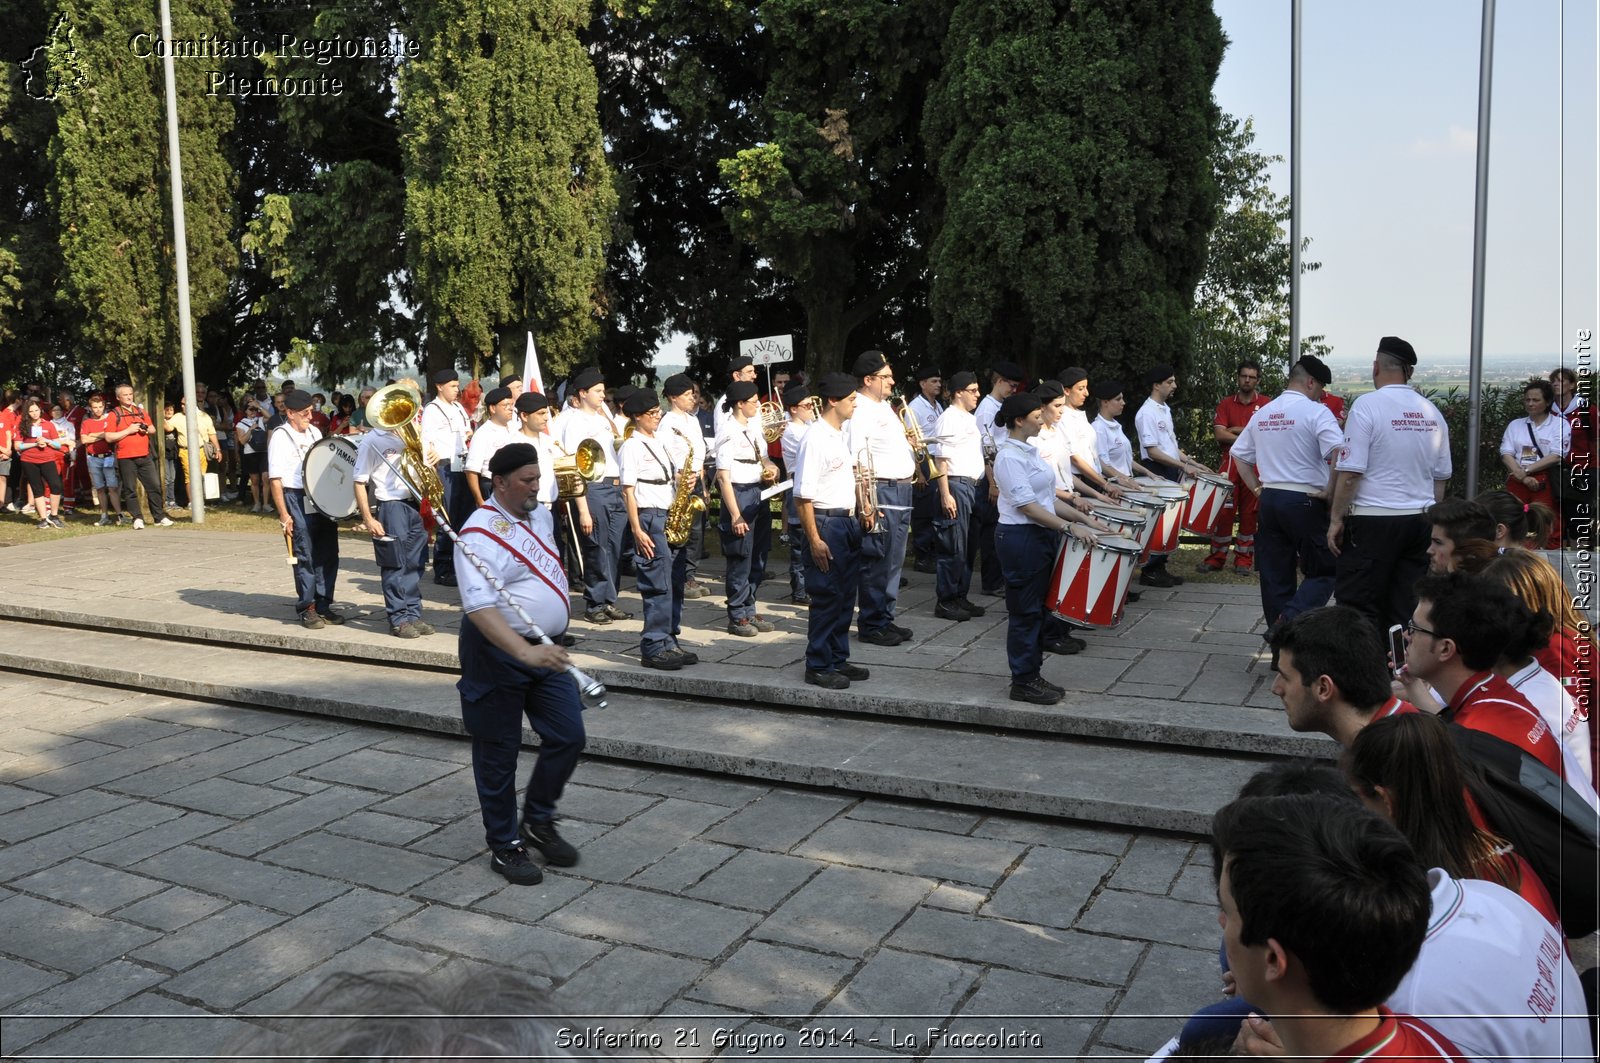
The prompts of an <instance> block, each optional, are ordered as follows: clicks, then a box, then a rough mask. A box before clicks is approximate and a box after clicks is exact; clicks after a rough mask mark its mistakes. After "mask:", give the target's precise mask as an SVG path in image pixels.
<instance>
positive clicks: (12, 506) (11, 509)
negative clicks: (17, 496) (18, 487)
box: [6, 502, 17, 513]
mask: <svg viewBox="0 0 1600 1063" xmlns="http://www.w3.org/2000/svg"><path fill="white" fill-rule="evenodd" d="M16 511H17V504H16V503H15V502H7V503H6V512H7V513H15V512H16Z"/></svg>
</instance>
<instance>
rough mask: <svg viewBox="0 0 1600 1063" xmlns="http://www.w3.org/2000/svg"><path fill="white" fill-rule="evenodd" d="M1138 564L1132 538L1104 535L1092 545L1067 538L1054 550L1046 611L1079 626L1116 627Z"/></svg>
mask: <svg viewBox="0 0 1600 1063" xmlns="http://www.w3.org/2000/svg"><path fill="white" fill-rule="evenodd" d="M1138 561H1139V544H1138V543H1137V542H1135V541H1134V540H1132V539H1127V538H1123V537H1122V536H1120V535H1107V536H1104V537H1102V538H1101V540H1100V541H1099V542H1098V543H1095V544H1094V545H1092V546H1091V545H1090V544H1089V542H1088V541H1087V540H1084V539H1079V538H1077V537H1075V536H1072V535H1068V536H1067V537H1066V539H1065V541H1064V542H1062V544H1061V548H1060V549H1059V550H1057V551H1056V564H1055V568H1054V569H1052V570H1051V575H1050V586H1049V588H1048V589H1047V590H1046V592H1045V599H1044V604H1045V608H1046V609H1048V610H1050V611H1051V612H1052V613H1054V614H1055V615H1057V616H1059V617H1061V618H1062V619H1064V620H1070V621H1072V622H1073V623H1074V624H1077V625H1080V626H1082V627H1115V626H1116V624H1117V622H1118V621H1119V620H1121V619H1122V606H1123V603H1124V602H1125V601H1126V600H1127V597H1128V584H1129V582H1130V581H1131V580H1132V579H1133V570H1134V567H1135V566H1136V565H1137V564H1138Z"/></svg>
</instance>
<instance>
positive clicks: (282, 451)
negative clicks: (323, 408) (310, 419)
mask: <svg viewBox="0 0 1600 1063" xmlns="http://www.w3.org/2000/svg"><path fill="white" fill-rule="evenodd" d="M321 438H322V429H320V428H318V427H317V426H316V425H314V424H308V425H306V430H305V431H304V432H296V431H295V430H294V428H293V427H291V426H290V425H288V424H282V425H279V426H278V427H277V428H274V429H273V430H272V431H271V432H270V433H269V434H268V436H267V479H269V480H282V481H283V486H284V487H289V488H300V489H304V487H305V486H306V470H305V461H306V451H308V450H310V449H311V445H312V444H313V443H315V442H316V441H317V440H319V439H321Z"/></svg>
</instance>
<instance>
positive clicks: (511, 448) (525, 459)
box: [489, 443, 539, 476]
mask: <svg viewBox="0 0 1600 1063" xmlns="http://www.w3.org/2000/svg"><path fill="white" fill-rule="evenodd" d="M537 464H539V450H538V448H537V447H535V446H534V445H533V444H532V443H507V444H506V445H505V446H503V447H501V448H500V449H499V450H497V451H495V452H494V457H492V458H490V459H489V475H490V476H504V475H506V474H507V473H512V472H516V471H517V470H518V469H520V468H522V467H523V466H524V465H537Z"/></svg>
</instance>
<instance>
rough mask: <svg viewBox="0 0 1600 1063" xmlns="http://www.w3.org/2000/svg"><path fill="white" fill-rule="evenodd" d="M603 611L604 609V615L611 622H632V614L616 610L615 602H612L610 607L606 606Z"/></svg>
mask: <svg viewBox="0 0 1600 1063" xmlns="http://www.w3.org/2000/svg"><path fill="white" fill-rule="evenodd" d="M605 609H606V615H607V616H609V617H610V618H611V619H613V620H632V619H633V614H632V613H630V612H626V611H625V610H622V609H618V608H617V603H615V602H612V603H611V604H610V605H608V606H606V607H605Z"/></svg>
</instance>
